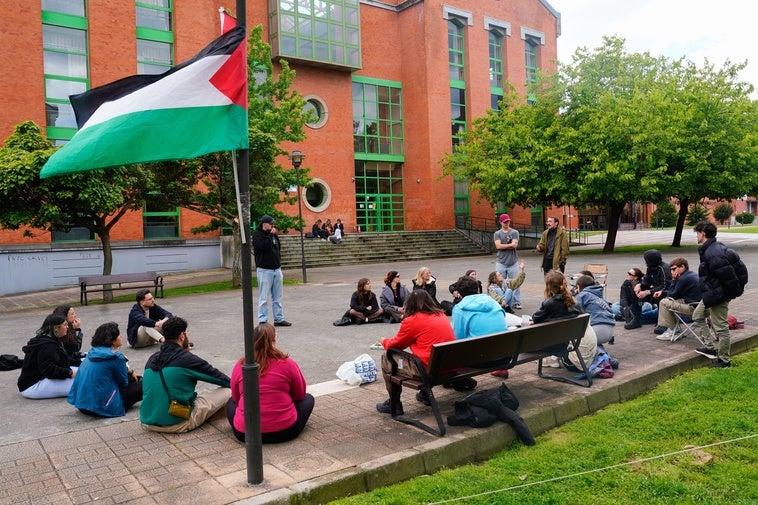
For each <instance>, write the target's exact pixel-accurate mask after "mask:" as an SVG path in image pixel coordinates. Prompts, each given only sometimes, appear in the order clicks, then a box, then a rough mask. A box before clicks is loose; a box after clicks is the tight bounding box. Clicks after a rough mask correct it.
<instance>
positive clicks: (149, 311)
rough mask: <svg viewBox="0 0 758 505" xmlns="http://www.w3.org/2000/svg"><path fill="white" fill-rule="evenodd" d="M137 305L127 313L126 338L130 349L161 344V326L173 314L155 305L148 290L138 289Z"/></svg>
mask: <svg viewBox="0 0 758 505" xmlns="http://www.w3.org/2000/svg"><path fill="white" fill-rule="evenodd" d="M135 298H136V299H137V303H135V304H134V306H133V307H132V310H131V311H129V319H128V322H127V323H126V338H127V340H128V341H129V345H130V346H132V347H147V346H149V345H153V344H159V343H162V342H163V324H164V323H165V322H166V321H168V318H170V317H171V316H172V315H173V314H171V312H169V311H167V310H166V309H164V308H163V307H161V306H160V305H158V304H157V303H155V298H153V295H152V293H150V290H149V289H140V290H139V291H137V294H136V296H135Z"/></svg>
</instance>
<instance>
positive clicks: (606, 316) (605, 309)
mask: <svg viewBox="0 0 758 505" xmlns="http://www.w3.org/2000/svg"><path fill="white" fill-rule="evenodd" d="M574 299H575V300H576V303H577V305H579V307H581V309H582V310H583V311H584V312H586V313H587V314H589V315H590V326H595V325H596V324H608V325H610V326H615V325H616V320H615V319H614V318H613V311H612V310H611V307H610V305H608V302H606V301H605V300H604V299H603V286H598V285H597V284H596V285H594V286H587V287H586V288H584V289H583V290H581V291H580V292H579V293H577V295H576V296H575V297H574Z"/></svg>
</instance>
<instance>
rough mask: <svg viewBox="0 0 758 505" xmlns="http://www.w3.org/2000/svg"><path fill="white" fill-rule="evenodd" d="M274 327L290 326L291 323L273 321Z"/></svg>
mask: <svg viewBox="0 0 758 505" xmlns="http://www.w3.org/2000/svg"><path fill="white" fill-rule="evenodd" d="M274 326H292V323H290V322H289V321H285V320H284V319H282V320H281V321H274Z"/></svg>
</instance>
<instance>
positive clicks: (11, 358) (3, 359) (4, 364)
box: [0, 354, 24, 371]
mask: <svg viewBox="0 0 758 505" xmlns="http://www.w3.org/2000/svg"><path fill="white" fill-rule="evenodd" d="M23 365H24V360H22V359H21V358H19V357H18V356H16V355H15V354H0V370H2V371H6V370H16V369H17V368H21V367H22V366H23Z"/></svg>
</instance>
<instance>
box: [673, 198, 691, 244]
mask: <svg viewBox="0 0 758 505" xmlns="http://www.w3.org/2000/svg"><path fill="white" fill-rule="evenodd" d="M689 208H690V202H689V200H686V199H685V200H679V213H678V215H677V218H676V229H675V230H674V239H673V240H672V241H671V247H681V245H682V230H684V220H685V219H686V218H687V209H689Z"/></svg>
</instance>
